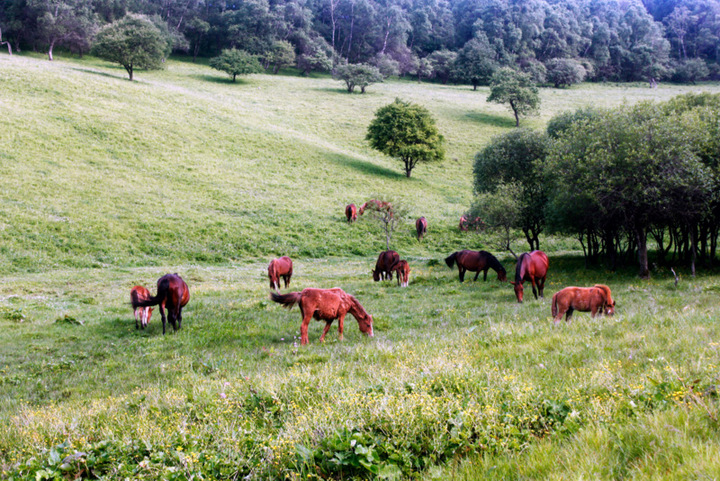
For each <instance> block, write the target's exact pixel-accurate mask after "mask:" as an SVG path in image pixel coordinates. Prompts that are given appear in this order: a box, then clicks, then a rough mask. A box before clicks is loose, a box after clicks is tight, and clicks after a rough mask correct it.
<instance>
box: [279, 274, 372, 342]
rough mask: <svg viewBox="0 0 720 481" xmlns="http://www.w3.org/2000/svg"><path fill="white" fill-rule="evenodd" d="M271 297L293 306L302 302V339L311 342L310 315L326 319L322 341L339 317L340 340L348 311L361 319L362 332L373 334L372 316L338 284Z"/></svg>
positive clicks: (317, 318) (280, 302)
mask: <svg viewBox="0 0 720 481" xmlns="http://www.w3.org/2000/svg"><path fill="white" fill-rule="evenodd" d="M270 299H272V300H273V301H274V302H277V303H278V304H282V305H283V306H284V307H287V308H288V309H292V307H293V306H294V305H295V304H299V305H300V313H301V314H302V324H300V343H301V344H303V345H304V344H307V343H308V325H310V319H312V318H314V319H316V320H318V321H325V329H324V330H323V333H322V336H320V342H324V341H325V335H326V334H327V333H328V331H329V330H330V325H331V324H332V322H333V321H334V320H335V319H337V320H338V333H339V334H340V340H341V341H342V340H343V329H344V327H345V324H344V323H345V315H346V314H347V313H348V312H349V313H350V314H352V315H353V317H355V319H357V321H358V326H359V327H360V332H362V333H363V334H366V335H368V336H370V337H373V335H374V334H373V318H372V316H371V315H370V314H368V313H367V311H365V309H364V308H363V306H361V305H360V303H359V302H358V300H357V299H355V297H353V296H352V295H350V294H348V293H346V292H345V291H343V290H342V289H340V288H339V287H335V288H333V289H314V288H307V289H303V290H302V292H290V293H288V294H278V293H275V292H271V293H270Z"/></svg>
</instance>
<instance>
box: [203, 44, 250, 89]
mask: <svg viewBox="0 0 720 481" xmlns="http://www.w3.org/2000/svg"><path fill="white" fill-rule="evenodd" d="M210 66H211V67H212V68H214V69H216V70H220V71H222V72H225V73H226V74H228V75H229V76H230V77H231V78H232V81H233V82H235V79H236V78H237V76H238V75H249V74H251V73H260V72H262V65H260V61H259V60H258V59H257V57H256V56H255V55H252V54H250V53H248V52H246V51H244V50H237V49H235V48H231V49H225V50H223V51H222V53H221V54H220V55H219V56H217V57H214V58H211V59H210Z"/></svg>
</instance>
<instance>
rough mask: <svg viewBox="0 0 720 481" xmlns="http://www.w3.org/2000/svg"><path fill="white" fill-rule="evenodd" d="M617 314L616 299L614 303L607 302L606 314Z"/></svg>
mask: <svg viewBox="0 0 720 481" xmlns="http://www.w3.org/2000/svg"><path fill="white" fill-rule="evenodd" d="M614 314H615V301H612V303H608V304H605V315H606V316H612V315H614Z"/></svg>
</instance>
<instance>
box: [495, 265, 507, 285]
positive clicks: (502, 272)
mask: <svg viewBox="0 0 720 481" xmlns="http://www.w3.org/2000/svg"><path fill="white" fill-rule="evenodd" d="M497 274H498V280H499V281H500V282H505V281H507V272H505V269H503V268H502V267H501V268H500V269H498V271H497Z"/></svg>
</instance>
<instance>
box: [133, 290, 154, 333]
mask: <svg viewBox="0 0 720 481" xmlns="http://www.w3.org/2000/svg"><path fill="white" fill-rule="evenodd" d="M147 299H150V291H148V290H147V289H145V288H144V287H143V286H134V287H133V288H132V289H130V302H131V303H132V304H133V305H135V303H136V302H137V301H139V300H143V301H144V300H147ZM152 311H153V309H152V307H136V308H135V329H140V328H141V327H142V328H143V329H145V327H147V325H148V324H149V323H150V317H151V316H152ZM138 321H140V324H139V325H138Z"/></svg>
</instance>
